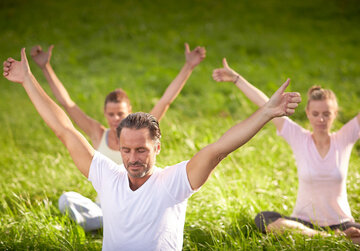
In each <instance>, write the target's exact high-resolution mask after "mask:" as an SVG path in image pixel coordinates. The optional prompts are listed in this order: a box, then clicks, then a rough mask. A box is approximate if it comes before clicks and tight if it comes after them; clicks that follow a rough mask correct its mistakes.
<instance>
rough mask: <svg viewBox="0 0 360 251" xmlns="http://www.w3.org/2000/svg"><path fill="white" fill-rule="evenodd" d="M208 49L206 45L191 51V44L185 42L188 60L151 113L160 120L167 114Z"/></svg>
mask: <svg viewBox="0 0 360 251" xmlns="http://www.w3.org/2000/svg"><path fill="white" fill-rule="evenodd" d="M205 55H206V51H205V48H204V47H199V46H198V47H196V48H195V49H194V50H192V51H190V48H189V45H188V44H187V43H185V57H186V62H185V64H184V66H183V68H182V69H181V70H180V72H179V74H178V75H177V76H176V78H175V79H174V80H173V81H172V82H171V84H170V85H169V86H168V88H167V89H166V91H165V92H164V94H163V96H162V97H161V99H160V100H159V102H158V103H157V104H156V105H155V107H154V108H153V109H152V110H151V112H150V113H151V114H152V115H154V116H155V117H156V118H157V119H158V120H159V121H160V120H161V119H162V118H163V116H164V115H165V113H166V111H167V109H168V108H169V106H170V104H171V103H172V102H173V101H174V100H175V98H176V97H177V95H179V93H180V91H181V89H182V88H183V87H184V85H185V83H186V81H187V80H188V78H189V77H190V75H191V73H192V71H193V69H194V68H195V67H196V66H197V65H198V64H199V63H200V62H201V61H202V60H203V59H204V58H205Z"/></svg>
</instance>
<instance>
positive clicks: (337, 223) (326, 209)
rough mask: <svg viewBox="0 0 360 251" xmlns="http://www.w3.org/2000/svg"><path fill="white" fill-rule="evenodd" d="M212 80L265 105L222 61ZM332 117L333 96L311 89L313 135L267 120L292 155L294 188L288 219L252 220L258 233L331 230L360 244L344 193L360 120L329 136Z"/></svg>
mask: <svg viewBox="0 0 360 251" xmlns="http://www.w3.org/2000/svg"><path fill="white" fill-rule="evenodd" d="M213 78H214V80H216V81H219V82H220V81H224V82H233V83H234V84H235V85H236V86H237V87H238V88H239V89H240V90H241V91H242V92H243V93H244V94H245V95H246V96H247V97H248V98H249V99H250V100H251V101H252V102H253V103H254V104H256V105H258V106H262V105H263V104H264V103H266V102H267V101H268V97H267V96H266V95H265V94H264V93H263V92H261V91H260V90H259V89H257V88H256V87H255V86H253V85H251V84H250V83H249V82H248V81H246V79H244V78H243V77H242V76H241V75H239V74H238V73H237V72H235V71H234V70H233V69H231V68H230V67H229V66H228V64H227V62H226V59H225V58H224V59H223V68H221V69H215V70H214V72H213ZM337 113H338V104H337V100H336V97H335V94H334V93H333V92H332V91H331V90H327V89H323V88H321V87H319V86H313V87H311V88H310V89H309V92H308V102H307V106H306V116H307V118H308V119H309V122H310V125H311V127H312V131H309V130H306V129H304V128H302V127H301V126H300V125H298V124H297V123H295V122H294V121H292V120H291V119H289V118H285V117H281V118H275V119H273V120H272V121H273V123H274V125H275V127H276V129H277V133H278V135H280V136H282V137H283V138H284V139H285V140H286V141H287V143H288V144H289V145H290V146H291V148H292V150H293V153H294V155H295V160H296V165H297V170H298V180H299V188H298V195H297V200H296V205H295V208H294V210H293V213H292V215H291V217H288V216H283V215H281V214H279V213H277V212H271V211H265V212H261V213H259V214H258V215H257V216H256V218H255V223H256V225H257V227H258V228H259V229H260V231H262V232H263V233H265V232H269V231H271V232H275V233H281V232H283V231H286V230H291V229H292V230H297V231H300V232H301V233H303V234H305V235H308V236H313V235H317V234H320V235H328V233H326V232H324V231H321V230H325V229H331V230H335V231H336V232H338V233H339V234H345V235H346V236H347V237H349V238H351V239H352V240H353V241H354V242H355V243H360V224H359V223H356V222H355V221H354V218H353V217H352V215H351V211H350V206H349V203H348V200H347V192H346V177H347V171H348V166H349V159H350V154H351V149H352V147H353V145H354V144H355V142H356V141H357V140H358V139H359V133H360V126H359V123H360V114H358V115H356V116H355V117H354V118H353V119H352V120H350V121H349V122H348V123H346V124H345V125H344V126H343V127H342V128H341V129H340V130H339V131H337V132H331V126H332V124H333V122H334V120H335V118H336V115H337Z"/></svg>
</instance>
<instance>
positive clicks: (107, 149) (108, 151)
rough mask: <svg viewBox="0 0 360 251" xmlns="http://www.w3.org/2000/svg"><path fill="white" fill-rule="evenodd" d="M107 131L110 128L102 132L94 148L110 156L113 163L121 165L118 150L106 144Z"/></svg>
mask: <svg viewBox="0 0 360 251" xmlns="http://www.w3.org/2000/svg"><path fill="white" fill-rule="evenodd" d="M109 131H110V129H106V131H105V132H104V133H103V136H102V138H101V141H100V145H99V147H98V148H97V149H96V150H98V151H99V152H101V153H102V154H104V155H105V156H106V157H108V158H110V159H111V160H112V161H114V162H115V163H117V164H119V165H121V164H122V163H123V162H122V158H121V153H120V150H119V151H115V150H112V149H111V148H110V147H109V145H108V136H109Z"/></svg>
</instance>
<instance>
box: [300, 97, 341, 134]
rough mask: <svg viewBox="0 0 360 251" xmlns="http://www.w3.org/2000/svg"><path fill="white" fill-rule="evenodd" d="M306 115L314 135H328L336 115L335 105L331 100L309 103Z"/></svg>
mask: <svg viewBox="0 0 360 251" xmlns="http://www.w3.org/2000/svg"><path fill="white" fill-rule="evenodd" d="M306 115H307V117H308V119H309V121H310V124H311V126H312V128H313V131H314V133H317V132H320V133H329V132H330V130H331V126H332V124H333V123H334V120H335V118H336V115H337V105H336V103H335V102H334V101H333V100H330V99H326V100H312V101H310V103H309V105H308V107H307V109H306Z"/></svg>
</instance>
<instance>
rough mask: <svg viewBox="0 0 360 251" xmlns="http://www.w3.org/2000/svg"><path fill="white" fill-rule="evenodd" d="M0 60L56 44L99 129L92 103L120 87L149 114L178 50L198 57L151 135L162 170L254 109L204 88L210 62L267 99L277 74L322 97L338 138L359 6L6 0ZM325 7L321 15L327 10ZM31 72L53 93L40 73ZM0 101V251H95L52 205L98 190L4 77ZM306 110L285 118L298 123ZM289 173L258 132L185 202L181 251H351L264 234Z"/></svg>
mask: <svg viewBox="0 0 360 251" xmlns="http://www.w3.org/2000/svg"><path fill="white" fill-rule="evenodd" d="M0 6H1V8H0V18H1V20H2V22H0V26H1V28H2V39H1V40H0V45H1V46H0V51H1V55H2V59H3V60H5V59H6V58H7V57H10V56H12V57H14V58H16V59H19V52H20V48H21V47H26V48H27V53H28V55H29V52H30V48H31V46H33V45H36V44H41V45H42V46H43V47H44V48H46V49H47V47H48V46H49V45H50V44H55V48H54V51H53V57H52V61H51V62H52V65H53V67H54V69H55V71H56V72H57V74H58V76H59V78H60V79H61V80H62V82H63V83H64V85H65V86H66V88H67V89H68V91H69V93H70V94H71V96H72V98H73V99H74V100H75V101H76V102H77V103H78V105H79V106H80V107H81V108H82V109H83V110H84V111H85V112H86V113H87V114H89V115H91V116H92V117H94V118H95V119H97V120H99V121H101V122H102V123H104V124H105V119H104V118H103V114H102V112H103V100H104V98H105V95H106V94H107V93H108V92H110V91H112V90H114V89H115V88H119V87H121V88H123V89H124V90H126V91H127V92H128V94H129V97H130V99H131V100H132V106H133V109H134V111H147V112H148V111H150V109H151V108H152V106H153V105H154V104H155V103H156V102H157V100H158V99H159V97H160V96H161V94H162V93H163V91H164V90H165V88H166V86H167V85H168V84H169V83H170V82H171V80H172V79H173V78H174V77H175V76H176V74H177V72H178V70H179V69H180V67H181V66H182V64H183V62H184V53H183V50H184V49H183V43H184V42H189V44H190V46H191V48H194V46H196V45H203V46H205V47H206V49H207V58H206V59H205V60H204V62H203V63H201V64H200V66H199V67H197V68H196V69H195V70H194V72H193V74H192V76H191V77H190V79H189V81H188V84H187V86H186V87H185V88H184V90H183V92H182V93H181V94H180V96H179V97H178V98H177V100H176V101H175V102H174V103H173V104H172V106H171V108H170V109H169V111H168V113H167V115H166V117H165V118H164V119H163V121H162V124H161V129H162V132H163V137H162V153H161V154H160V156H159V157H158V159H157V164H158V165H159V166H160V167H165V166H167V165H172V164H175V163H177V162H180V161H182V160H185V159H189V158H191V157H192V156H193V154H194V153H196V151H198V150H199V149H201V148H202V147H204V146H206V145H207V144H209V143H211V142H214V141H215V140H217V139H218V138H219V137H220V135H221V134H222V133H224V132H225V131H226V130H227V129H228V128H229V127H230V126H231V125H233V124H234V123H236V122H238V121H240V120H243V119H245V118H246V117H248V116H249V115H250V114H251V113H252V112H253V111H255V109H256V107H255V106H254V105H253V104H251V103H250V102H249V101H248V100H247V99H246V97H245V96H244V95H243V94H242V93H240V91H239V90H237V89H236V87H235V86H233V84H231V83H215V81H213V80H212V78H211V73H212V70H213V69H214V68H218V67H221V59H222V58H223V57H227V59H228V62H229V64H230V65H231V66H232V67H233V68H234V69H236V70H237V71H238V72H239V73H241V74H243V76H244V77H245V78H247V79H248V80H249V81H250V82H252V83H254V84H255V85H257V86H258V87H259V88H260V89H262V90H263V91H264V92H265V93H266V94H268V95H271V94H272V93H273V92H274V91H275V90H276V89H277V88H278V86H279V85H280V84H281V83H282V82H283V81H285V79H286V78H287V77H290V78H291V79H292V81H291V85H290V86H289V90H291V91H299V92H300V93H301V94H302V95H303V100H305V95H306V91H307V89H308V88H309V87H310V86H311V85H313V84H321V85H323V86H324V87H327V88H331V89H333V90H334V91H335V93H336V94H337V96H338V100H339V104H340V106H341V107H342V109H341V110H340V114H339V119H338V121H337V122H336V123H335V129H338V128H340V127H341V126H342V125H343V124H344V123H345V122H346V121H348V120H349V119H351V118H352V117H353V116H355V115H356V114H357V113H358V108H359V107H360V99H359V98H358V97H359V95H360V67H359V62H360V54H359V53H358V50H359V46H358V42H359V40H360V29H359V28H358V26H359V23H360V22H359V21H360V14H359V13H360V5H359V4H358V2H357V1H354V0H348V1H340V0H337V1H324V0H320V1H310V0H306V1H292V2H288V3H284V2H283V1H278V0H270V1H231V0H225V1H189V0H186V1H181V2H176V4H175V2H171V1H163V0H155V1H151V2H144V1H121V2H120V1H111V0H106V1H101V4H100V3H99V2H98V1H92V0H91V1H84V0H76V1H44V0H35V1H20V0H17V1H12V2H11V3H10V2H9V3H7V4H6V5H5V4H4V3H1V4H0ZM324 6H325V7H326V8H324ZM29 60H30V64H31V65H30V66H31V69H32V71H33V73H34V75H35V76H36V77H37V78H38V80H39V82H40V83H41V84H42V86H43V87H44V89H45V90H46V91H47V92H48V93H51V92H50V88H49V87H48V86H47V85H46V81H45V78H44V77H43V76H42V73H41V71H40V70H39V69H38V68H37V67H36V65H35V64H34V62H32V61H31V59H30V57H29ZM0 83H1V88H2V91H1V94H2V97H1V101H0V109H1V114H0V125H1V129H2V130H0V139H1V140H0V146H1V151H0V166H1V167H2V168H1V169H0V191H1V192H0V214H1V217H0V218H1V223H0V249H1V250H52V249H56V250H83V249H85V250H99V249H101V245H102V233H101V231H100V232H96V233H85V232H84V231H83V230H82V229H81V228H80V227H79V226H77V225H76V224H75V223H74V222H72V221H71V220H70V219H69V218H68V217H67V216H63V215H61V213H60V212H59V210H58V209H57V200H58V198H59V196H60V195H61V194H62V193H63V192H64V191H70V190H73V191H77V192H80V193H82V194H84V195H86V196H88V197H90V198H92V199H94V198H95V196H96V194H95V191H94V189H93V188H92V186H91V184H90V183H89V182H88V181H87V180H86V179H85V178H84V177H82V176H81V174H80V172H78V171H77V170H76V168H75V165H74V164H73V162H72V160H71V158H70V156H69V154H68V152H67V151H66V149H65V148H64V147H63V145H62V144H61V142H60V141H59V140H58V139H57V138H56V137H55V135H54V134H53V133H52V132H51V131H50V129H48V128H47V127H46V125H45V124H44V122H43V121H42V120H41V118H40V117H39V116H38V114H37V113H36V111H35V109H34V108H33V106H32V104H31V103H30V101H29V100H28V98H27V96H26V94H25V92H24V90H23V89H22V88H21V87H20V86H19V85H15V84H10V83H9V82H8V81H6V80H5V79H4V78H2V79H0ZM304 107H305V102H303V103H302V104H301V105H300V107H299V108H298V111H297V112H296V114H294V116H293V117H292V118H293V119H294V120H296V121H297V122H298V123H299V124H301V125H303V126H304V127H308V124H307V122H306V117H305V113H304ZM359 153H360V146H359V144H356V145H355V147H354V150H353V152H352V157H351V161H350V166H349V173H348V182H347V185H348V186H347V188H348V198H349V203H350V206H351V209H352V214H353V216H354V218H355V219H357V220H359V219H360V198H359V193H360V185H359V182H358V181H359V179H360V174H359V173H360V172H359V171H360V157H359ZM296 193H297V173H296V166H295V161H294V158H293V156H292V153H291V150H290V147H289V146H288V145H287V144H286V143H285V142H284V141H283V140H282V139H281V138H279V137H278V136H277V135H276V132H275V127H274V126H273V125H267V126H265V128H264V129H263V130H262V131H261V132H260V133H259V134H258V135H257V136H255V137H254V139H253V140H252V141H250V142H249V143H248V144H247V145H246V146H244V147H243V148H241V149H239V150H237V151H235V152H234V153H233V154H231V155H230V156H228V157H227V158H226V159H225V160H224V161H223V162H222V163H221V164H220V165H219V166H218V168H217V169H216V170H215V171H214V173H213V174H212V176H211V178H210V179H209V180H208V182H207V183H206V184H205V185H204V186H203V187H202V188H201V189H200V191H199V192H198V193H196V194H195V195H194V196H193V197H192V198H191V199H190V200H189V203H188V209H187V216H186V223H185V231H184V250H358V248H359V247H358V246H356V245H353V244H352V243H351V242H349V241H348V240H347V239H345V238H340V237H334V236H332V237H328V238H321V237H315V238H306V237H304V236H301V235H299V234H290V233H287V234H284V235H281V236H274V235H263V234H261V233H259V232H258V230H257V229H256V227H255V224H254V222H253V218H254V217H255V215H256V214H257V213H258V212H259V211H262V210H276V211H279V212H281V213H283V214H291V212H292V209H293V207H294V204H295V200H296Z"/></svg>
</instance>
